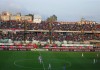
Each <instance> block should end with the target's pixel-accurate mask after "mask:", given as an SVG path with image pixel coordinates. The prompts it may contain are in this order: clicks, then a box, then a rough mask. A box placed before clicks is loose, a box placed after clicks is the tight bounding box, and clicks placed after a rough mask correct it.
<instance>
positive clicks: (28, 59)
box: [0, 51, 100, 70]
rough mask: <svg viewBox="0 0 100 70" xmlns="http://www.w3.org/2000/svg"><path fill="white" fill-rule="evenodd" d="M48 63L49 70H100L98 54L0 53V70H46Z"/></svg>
mask: <svg viewBox="0 0 100 70" xmlns="http://www.w3.org/2000/svg"><path fill="white" fill-rule="evenodd" d="M82 53H83V54H84V57H82ZM40 54H41V56H42V58H43V63H42V64H40V63H39V61H38V56H39V55H40ZM97 54H99V57H97ZM94 59H95V60H96V63H93V61H94ZM49 63H50V64H51V68H52V69H51V70H64V69H63V67H64V65H66V70H100V52H38V51H37V52H33V51H0V70H48V65H49Z"/></svg>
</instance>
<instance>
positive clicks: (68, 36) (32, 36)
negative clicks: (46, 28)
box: [0, 31, 100, 42]
mask: <svg viewBox="0 0 100 70" xmlns="http://www.w3.org/2000/svg"><path fill="white" fill-rule="evenodd" d="M50 37H51V38H52V40H53V41H61V42H62V41H64V40H67V41H76V42H80V41H88V40H100V34H99V33H98V34H90V33H84V34H82V33H68V32H67V33H66V32H63V33H60V32H53V33H51V34H50V33H49V32H23V31H20V32H16V33H13V32H7V33H5V34H4V33H3V32H1V33H0V39H11V40H13V41H24V40H25V41H26V40H27V41H33V40H37V41H48V40H49V39H50Z"/></svg>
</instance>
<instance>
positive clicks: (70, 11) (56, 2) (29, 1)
mask: <svg viewBox="0 0 100 70" xmlns="http://www.w3.org/2000/svg"><path fill="white" fill-rule="evenodd" d="M2 11H10V12H13V13H17V12H21V13H23V14H29V13H32V14H38V15H41V16H42V18H43V20H45V19H46V18H47V17H50V16H52V15H53V14H55V15H56V16H57V18H58V21H80V19H81V18H85V19H86V20H93V21H96V22H100V0H0V12H2Z"/></svg>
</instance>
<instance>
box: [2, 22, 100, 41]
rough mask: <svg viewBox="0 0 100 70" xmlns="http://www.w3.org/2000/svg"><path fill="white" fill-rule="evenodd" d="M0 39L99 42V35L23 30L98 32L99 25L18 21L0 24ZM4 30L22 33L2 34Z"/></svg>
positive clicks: (99, 29)
mask: <svg viewBox="0 0 100 70" xmlns="http://www.w3.org/2000/svg"><path fill="white" fill-rule="evenodd" d="M0 29H1V32H0V39H11V40H13V41H23V40H28V41H33V40H38V41H48V40H49V39H50V37H51V38H52V40H53V41H64V40H67V41H87V40H100V33H98V34H94V33H72V32H71V33H68V32H52V33H50V32H28V31H25V30H58V31H59V30H63V31H81V30H84V31H92V30H97V31H100V24H81V25H80V24H77V22H75V24H61V23H60V22H54V23H48V22H41V23H40V24H39V23H28V22H18V21H8V22H0ZM4 29H7V30H8V29H18V30H20V29H21V30H24V31H17V32H10V31H8V32H6V33H5V31H4V32H3V30H4Z"/></svg>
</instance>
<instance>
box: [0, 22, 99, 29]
mask: <svg viewBox="0 0 100 70" xmlns="http://www.w3.org/2000/svg"><path fill="white" fill-rule="evenodd" d="M0 29H26V30H50V29H52V30H63V31H81V30H84V31H92V30H96V31H98V30H100V24H78V23H77V22H74V24H70V23H69V24H68V23H67V24H61V23H60V22H54V23H48V22H41V23H39V24H38V23H28V22H18V21H8V22H1V23H0Z"/></svg>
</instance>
